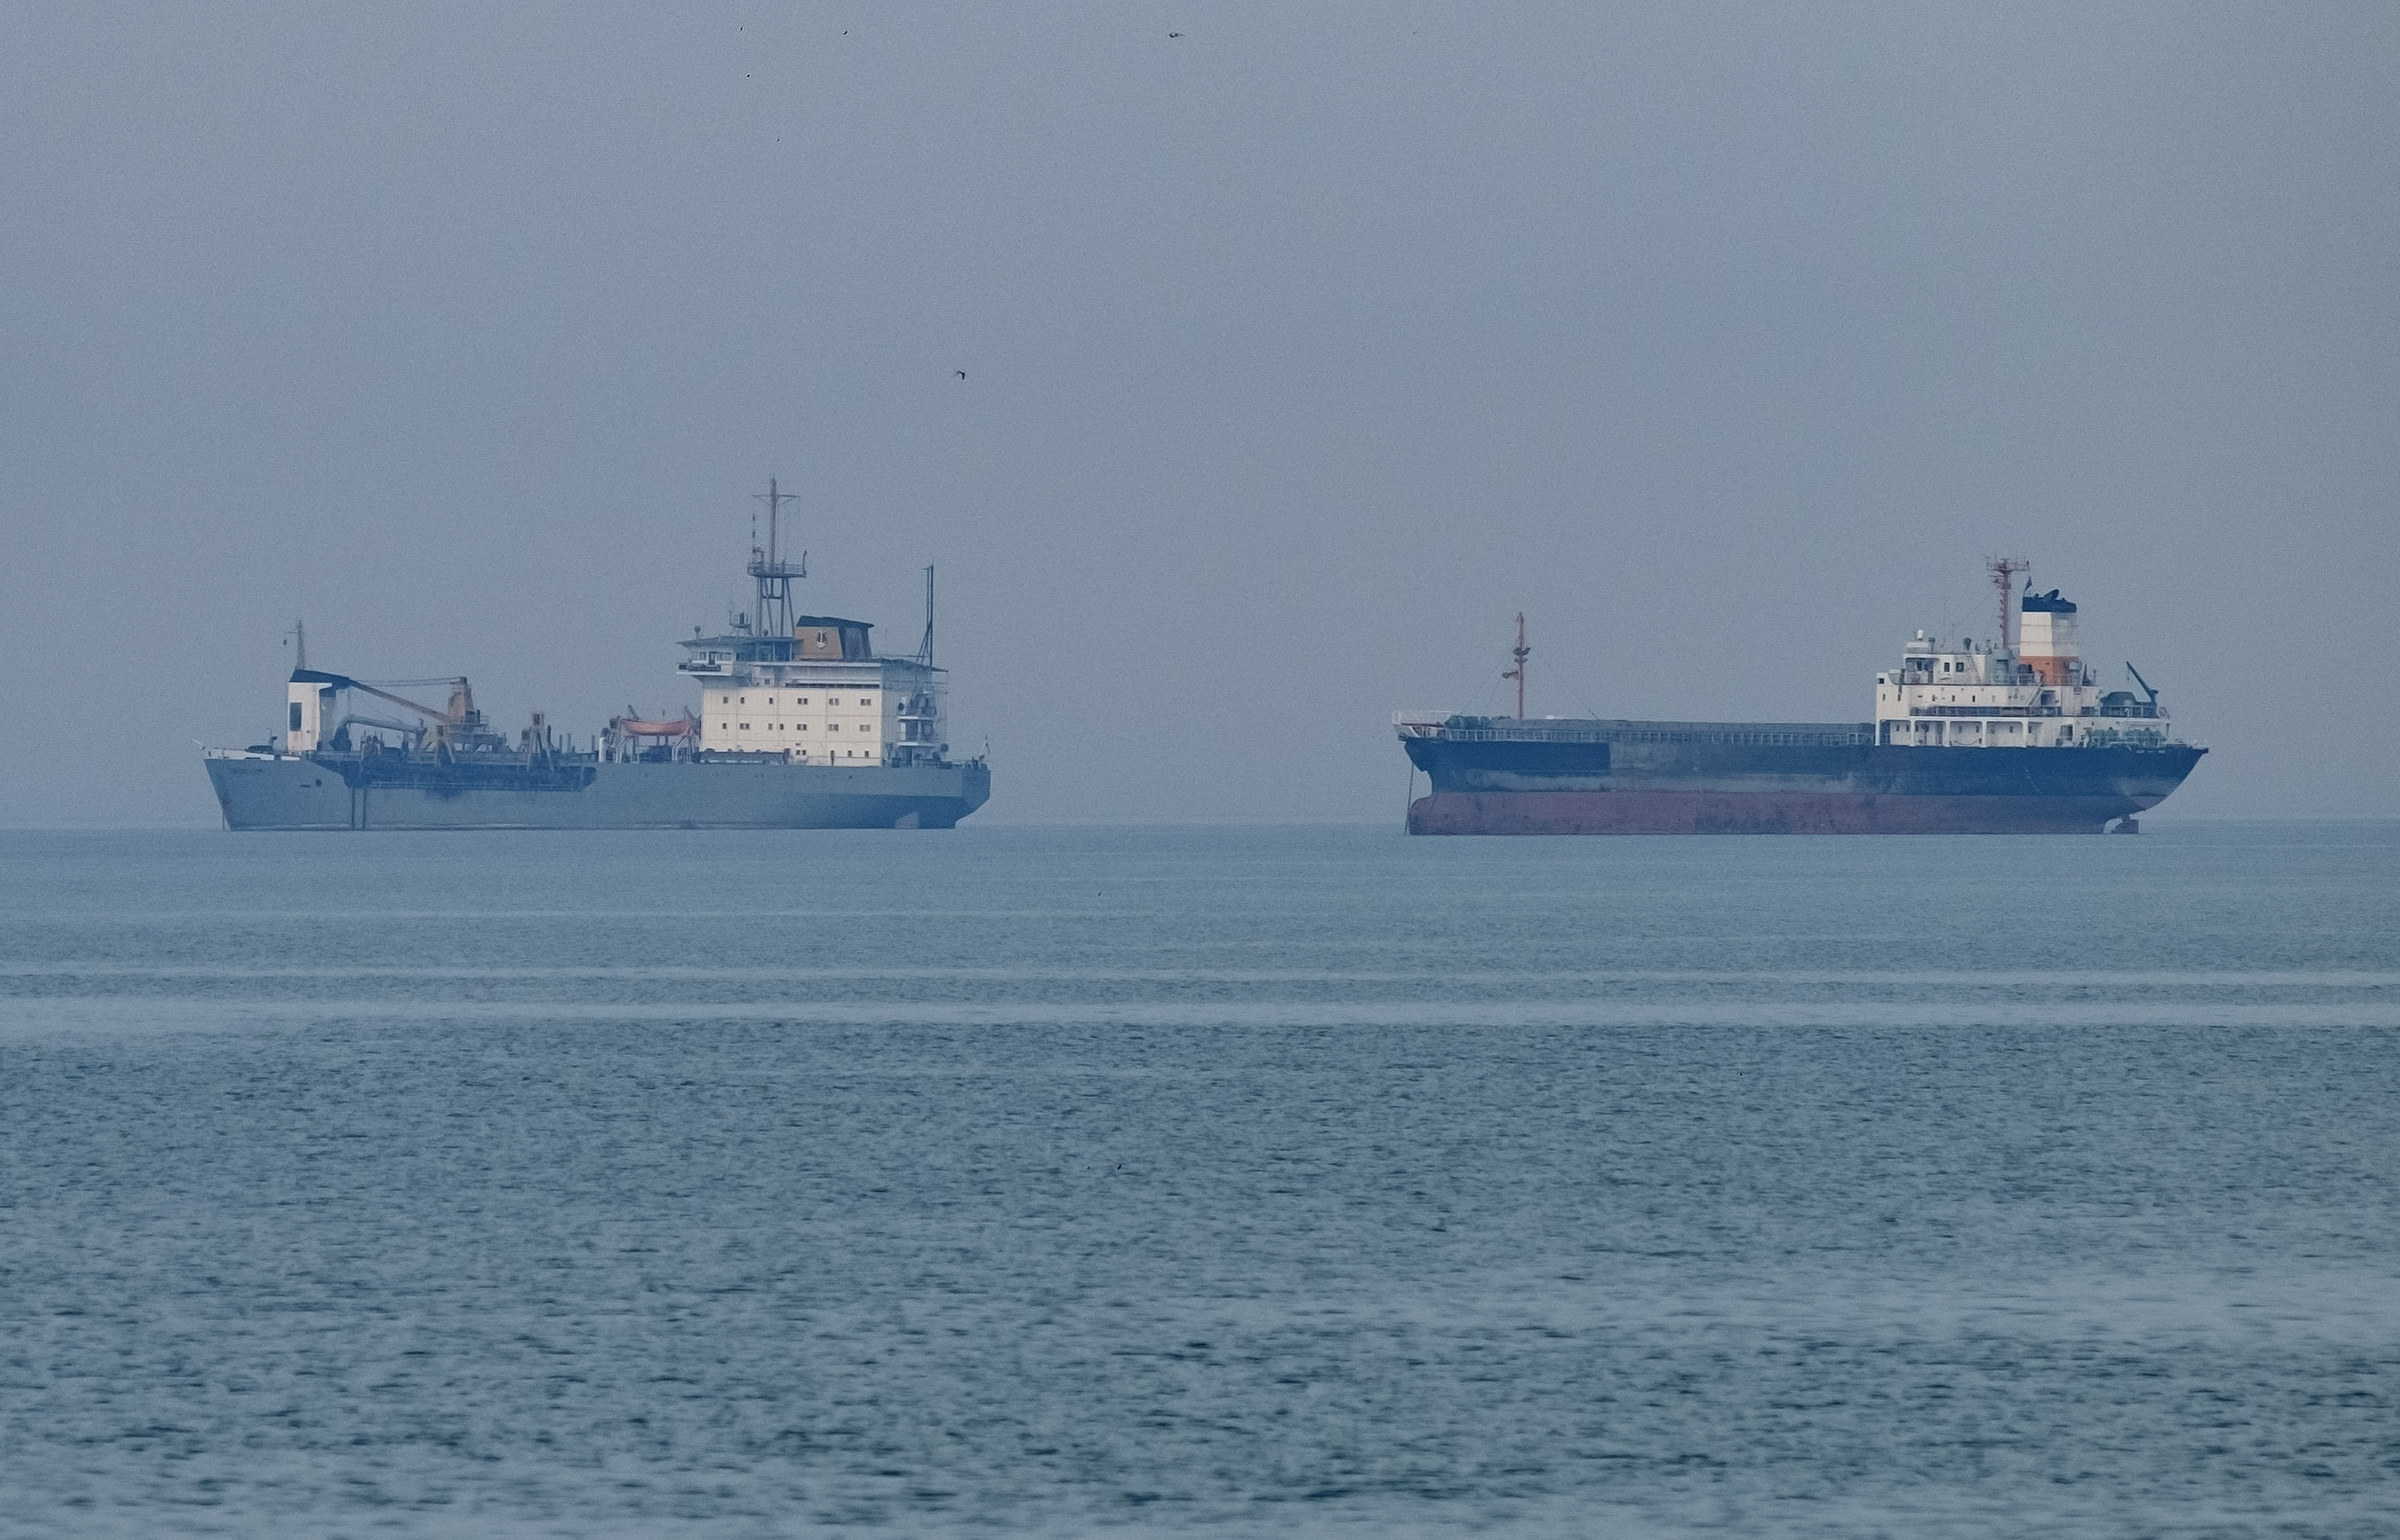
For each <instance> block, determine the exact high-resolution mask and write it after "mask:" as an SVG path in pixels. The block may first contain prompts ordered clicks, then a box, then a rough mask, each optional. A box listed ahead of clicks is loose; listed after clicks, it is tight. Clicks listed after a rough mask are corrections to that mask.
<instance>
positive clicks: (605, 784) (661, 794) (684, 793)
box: [207, 756, 991, 829]
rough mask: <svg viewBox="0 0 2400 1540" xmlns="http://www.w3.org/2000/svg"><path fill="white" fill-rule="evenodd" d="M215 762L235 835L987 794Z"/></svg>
mask: <svg viewBox="0 0 2400 1540" xmlns="http://www.w3.org/2000/svg"><path fill="white" fill-rule="evenodd" d="M207 763H208V770H209V781H210V784H211V785H212V786H213V787H214V788H215V790H216V795H217V805H218V807H219V808H220V809H222V810H223V811H224V813H225V826H226V827H227V828H231V829H891V828H926V829H947V828H950V827H952V826H954V825H956V824H957V823H958V821H959V820H960V819H961V818H964V817H966V816H967V815H968V814H969V813H972V812H974V811H975V810H976V809H977V808H980V807H982V806H983V805H984V803H985V802H986V801H987V800H988V799H989V797H990V796H991V775H990V771H989V770H987V769H986V768H985V767H984V766H983V765H981V764H979V763H976V764H966V765H907V766H881V765H874V766H861V767H857V768H844V767H839V766H833V765H790V764H782V763H776V762H757V761H747V762H743V761H736V762H708V761H702V762H697V763H695V762H689V761H686V762H677V763H665V764H656V763H640V762H634V763H607V764H598V765H589V766H585V767H582V769H583V770H584V771H585V773H583V774H580V775H577V776H572V777H567V778H566V782H567V783H568V784H554V785H543V786H507V785H475V784H456V785H442V784H423V785H412V784H389V783H388V782H384V783H378V782H373V781H366V780H363V779H362V778H361V777H360V776H358V775H357V774H356V773H355V770H354V771H353V773H352V775H351V776H350V777H349V778H348V779H345V776H344V774H343V770H344V769H345V768H346V767H345V766H343V765H341V764H338V763H334V762H320V761H319V760H316V759H312V758H310V757H308V756H284V757H281V758H266V757H255V758H250V757H238V756H228V757H220V758H211V759H210V760H209V761H208V762H207ZM354 783H357V784H354Z"/></svg>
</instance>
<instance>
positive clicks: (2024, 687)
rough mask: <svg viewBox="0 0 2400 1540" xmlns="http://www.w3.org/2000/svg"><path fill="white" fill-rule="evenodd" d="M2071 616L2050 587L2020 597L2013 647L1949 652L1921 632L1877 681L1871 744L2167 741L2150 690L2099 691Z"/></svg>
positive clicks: (1968, 645) (1964, 644) (1971, 644)
mask: <svg viewBox="0 0 2400 1540" xmlns="http://www.w3.org/2000/svg"><path fill="white" fill-rule="evenodd" d="M2075 614H2076V609H2075V605H2074V603H2073V601H2071V600H2067V599H2063V598H2061V597H2059V593H2058V591H2057V590H2056V589H2052V590H2051V591H2050V592H2049V593H2030V592H2029V593H2025V595H2024V597H2023V599H2022V601H2021V603H2020V606H2019V611H2018V615H2017V619H2018V620H2019V621H2020V624H2021V635H2020V636H2019V637H2017V638H2015V639H2013V640H2003V641H2001V642H1998V643H1993V642H1989V641H1980V642H1979V641H1975V640H1971V639H1968V638H1961V639H1960V640H1959V641H1958V642H1957V643H1956V644H1955V645H1954V644H1949V643H1945V642H1943V640H1942V639H1940V638H1939V637H1934V636H1929V635H1927V634H1925V633H1924V632H1922V631H1920V632H1918V633H1917V634H1916V636H1915V637H1913V638H1911V639H1910V641H1909V643H1908V645H1907V647H1904V648H1903V649H1902V654H1901V661H1900V667H1898V668H1896V669H1891V670H1889V671H1887V672H1885V673H1882V674H1878V675H1875V742H1876V743H1881V744H1887V745H1891V746H1895V747H1902V746H1904V747H1919V748H2067V747H2074V746H2077V745H2087V746H2093V745H2104V744H2110V743H2120V744H2156V743H2166V742H2168V741H2169V735H2168V730H2167V728H2166V725H2165V724H2166V715H2167V714H2166V711H2165V709H2164V708H2163V707H2161V706H2160V704H2159V703H2158V694H2157V692H2156V691H2154V690H2152V689H2150V688H2149V687H2148V685H2143V687H2142V688H2143V692H2144V694H2145V695H2147V696H2148V700H2141V699H2137V698H2136V697H2135V696H2134V693H2133V692H2132V691H2131V690H2110V691H2107V692H2103V691H2102V689H2101V688H2100V684H2099V679H2098V676H2097V675H2095V674H2094V673H2093V670H2092V669H2091V668H2090V667H2089V666H2088V665H2087V664H2085V663H2084V661H2082V659H2081V658H2080V657H2079V656H2078V655H2077V646H2076V635H2075ZM2007 618H2008V617H2007V616H2005V615H2004V616H2003V619H2004V620H2005V619H2007ZM2131 667H2132V665H2130V664H2128V665H2127V668H2128V671H2129V672H2130V670H2131ZM2135 681H2136V682H2137V683H2138V682H2139V675H2135Z"/></svg>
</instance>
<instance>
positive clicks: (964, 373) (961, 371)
mask: <svg viewBox="0 0 2400 1540" xmlns="http://www.w3.org/2000/svg"><path fill="white" fill-rule="evenodd" d="M966 377H967V372H966V371H965V370H963V369H961V370H960V371H959V378H961V379H964V378H966Z"/></svg>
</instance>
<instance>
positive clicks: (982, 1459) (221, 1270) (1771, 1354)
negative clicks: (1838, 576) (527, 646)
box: [0, 825, 2400, 1540]
mask: <svg viewBox="0 0 2400 1540" xmlns="http://www.w3.org/2000/svg"><path fill="white" fill-rule="evenodd" d="M832 1531H859V1532H873V1531H882V1532H887V1533H893V1534H911V1535H914V1534H936V1535H946V1534H977V1535H995V1534H1006V1533H1040V1534H1053V1533H1063V1534H1088V1533H1188V1532H1222V1533H1233V1534H1246V1533H1260V1534H1282V1533H1303V1534H1346V1533H1362V1534H1363V1533H1402V1534H1448V1533H1465V1532H1470V1531H1480V1532H1484V1533H1496V1534H1517V1533H1523V1534H1543V1535H1548V1534H1596V1535H1623V1536H1631V1537H1643V1536H1687V1535H1728V1536H1732V1535H1739V1536H1753V1535H1767V1536H1784V1535H1791V1536H1820V1535H1821V1536H1844V1537H1848V1536H1864V1535H1890V1536H1895V1537H1929V1536H1930V1537H1946V1536H1987V1535H2044V1536H2058V1535H2067V1536H2080V1535H2111V1536H2114V1535H2128V1536H2131V1535H2193V1536H2203V1535H2204V1536H2219V1535H2222V1536H2237V1535H2262V1536H2263V1535H2339V1536H2368V1535H2375V1536H2388V1535H2392V1534H2393V1533H2400V825H2281V826H2273V825H2252V826H2230V825H2217V826H2185V827H2176V826H2173V825H2161V826H2158V827H2156V828H2154V829H2153V830H2152V831H2151V832H2149V833H2146V834H2144V835H2142V836H2140V837H2138V838H2130V839H2125V838H2050V839H2041V838H2026V839H2014V838H1959V839H1950V838H1914V839H1901V838H1891V839H1864V838H1861V839H1807V838H1790V839H1774V838H1752V839H1742V838H1718V839H1707V838H1684V839H1673V838H1661V839H1616V840H1610V839H1521V840H1414V841H1411V840H1409V839H1407V838H1402V837H1401V836H1399V835H1398V834H1397V833H1394V832H1391V831H1389V830H1384V829H1363V828H1257V829H1232V830H1229V829H1189V828H1181V829H1100V830H1095V829H1029V828H1008V827H1002V826H991V825H987V826H984V827H975V826H973V825H970V826H969V827H967V828H963V829H961V830H959V831H957V832H956V833H952V834H934V833H926V834H774V835H722V834H655V835H653V834H622V835H566V834H547V835H524V836H516V835H488V836H444V835H392V836H363V837H361V836H279V835H248V836H236V835H227V834H174V835H130V834H6V835H0V1534H5V1535H7V1536H9V1537H11V1540H14V1537H17V1536H35V1535H39V1536H51V1535H62V1536H75V1535H109V1536H135V1535H142V1536H148V1535H185V1534H209V1535H267V1536H283V1535H292V1536H301V1535H306V1536H340V1535H358V1536H375V1535H402V1536H405V1535H443V1536H484V1535H490V1536H501V1537H518V1536H552V1535H561V1536H564V1535H594V1536H610V1537H617V1536H628V1537H630V1536H637V1535H639V1536H648V1535H659V1536H667V1537H683V1536H703V1535H704V1536H752V1535H757V1536H766V1535H781V1534H810V1533H825V1532H832Z"/></svg>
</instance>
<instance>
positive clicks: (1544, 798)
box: [1409, 791, 2153, 834]
mask: <svg viewBox="0 0 2400 1540" xmlns="http://www.w3.org/2000/svg"><path fill="white" fill-rule="evenodd" d="M2151 805H2153V804H2151V803H2148V802H2144V801H2141V800H2138V799H2134V798H2127V797H1910V796H1890V797H1882V796H1875V795H1867V796H1855V795H1849V794H1845V793H1839V792H1831V793H1808V792H1672V791H1669V792H1657V791H1652V792H1642V791H1628V792H1575V791H1565V792H1521V791H1520V792H1463V793H1462V792H1449V793H1441V792H1437V793H1435V794H1434V795H1432V796H1430V797H1418V798H1417V799H1416V801H1415V802H1413V803H1411V805H1410V807H1409V832H1410V833H1411V834H2099V833H2103V832H2105V831H2106V830H2107V826H2108V825H2110V824H2111V823H2113V822H2115V821H2117V820H2119V819H2122V818H2128V817H2131V816H2132V815H2133V814H2134V813H2135V812H2137V811H2141V810H2142V809H2144V808H2146V807H2148V806H2151Z"/></svg>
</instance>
